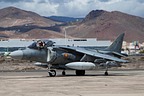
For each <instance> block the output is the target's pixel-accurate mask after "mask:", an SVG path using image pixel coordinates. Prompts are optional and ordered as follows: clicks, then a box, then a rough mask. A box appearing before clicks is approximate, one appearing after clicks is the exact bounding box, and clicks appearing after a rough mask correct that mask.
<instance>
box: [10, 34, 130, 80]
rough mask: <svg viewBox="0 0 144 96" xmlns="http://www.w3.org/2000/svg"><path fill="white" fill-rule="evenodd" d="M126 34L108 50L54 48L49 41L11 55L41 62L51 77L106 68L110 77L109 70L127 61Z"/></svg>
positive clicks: (34, 44) (71, 47)
mask: <svg viewBox="0 0 144 96" xmlns="http://www.w3.org/2000/svg"><path fill="white" fill-rule="evenodd" d="M123 37H124V33H123V34H121V35H119V36H118V38H117V39H116V40H115V41H114V42H113V43H112V44H111V45H110V46H109V47H107V48H105V49H102V50H96V49H92V48H82V47H74V46H53V42H52V41H49V40H43V41H42V40H39V41H37V42H34V43H33V44H31V45H30V46H28V48H26V49H24V50H17V51H14V52H11V53H10V56H11V57H12V58H15V59H21V60H30V61H36V62H41V64H40V65H41V66H42V67H47V68H48V73H49V75H50V76H51V77H54V76H56V71H55V69H61V70H63V71H62V75H65V74H66V73H65V70H76V75H78V76H82V75H85V70H96V69H99V68H105V75H108V68H110V67H120V66H121V64H120V63H126V62H128V61H127V60H123V59H120V58H121V57H123V56H124V55H123V54H122V53H121V48H122V42H123Z"/></svg>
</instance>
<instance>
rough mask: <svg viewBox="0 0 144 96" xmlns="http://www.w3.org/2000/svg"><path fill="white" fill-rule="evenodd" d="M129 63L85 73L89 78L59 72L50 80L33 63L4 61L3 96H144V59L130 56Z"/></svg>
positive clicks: (0, 81)
mask: <svg viewBox="0 0 144 96" xmlns="http://www.w3.org/2000/svg"><path fill="white" fill-rule="evenodd" d="M126 59H128V60H130V63H128V64H124V66H123V67H121V68H118V70H117V69H116V70H115V69H112V70H111V71H109V76H104V75H103V74H104V70H103V71H86V76H75V72H74V71H66V76H62V75H61V71H60V70H57V76H56V77H49V76H48V74H47V71H46V69H43V68H39V67H36V66H34V65H33V63H34V62H26V61H16V60H11V59H8V58H7V59H1V60H0V61H1V63H0V96H144V57H143V56H138V57H133V56H131V57H129V58H126Z"/></svg>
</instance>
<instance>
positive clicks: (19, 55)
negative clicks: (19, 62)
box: [9, 50, 23, 59]
mask: <svg viewBox="0 0 144 96" xmlns="http://www.w3.org/2000/svg"><path fill="white" fill-rule="evenodd" d="M9 56H11V57H12V58H14V59H22V57H23V52H22V50H18V51H14V52H11V53H10V54H9Z"/></svg>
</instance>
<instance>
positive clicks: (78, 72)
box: [76, 70, 85, 76]
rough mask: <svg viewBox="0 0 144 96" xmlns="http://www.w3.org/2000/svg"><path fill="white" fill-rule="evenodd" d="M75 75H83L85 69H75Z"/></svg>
mask: <svg viewBox="0 0 144 96" xmlns="http://www.w3.org/2000/svg"><path fill="white" fill-rule="evenodd" d="M76 75H77V76H84V75H85V70H76Z"/></svg>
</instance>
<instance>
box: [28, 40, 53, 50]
mask: <svg viewBox="0 0 144 96" xmlns="http://www.w3.org/2000/svg"><path fill="white" fill-rule="evenodd" d="M54 43H55V42H53V41H51V40H38V41H36V42H34V43H32V44H31V45H29V46H28V48H31V49H44V48H47V47H51V46H54Z"/></svg>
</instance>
